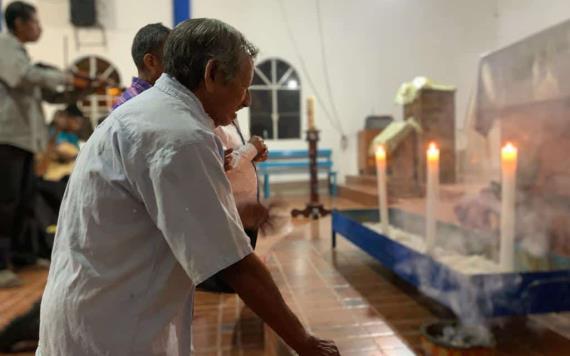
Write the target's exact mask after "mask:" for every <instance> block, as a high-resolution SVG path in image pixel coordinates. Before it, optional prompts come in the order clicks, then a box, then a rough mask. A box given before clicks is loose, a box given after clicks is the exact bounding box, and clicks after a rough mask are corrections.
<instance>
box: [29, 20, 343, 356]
mask: <svg viewBox="0 0 570 356" xmlns="http://www.w3.org/2000/svg"><path fill="white" fill-rule="evenodd" d="M256 53H257V50H256V49H255V47H254V46H253V45H251V44H250V43H249V42H248V41H247V40H246V39H245V38H244V37H243V35H242V34H241V33H240V32H239V31H237V30H236V29H234V28H233V27H231V26H229V25H227V24H225V23H223V22H221V21H217V20H212V19H192V20H188V21H185V22H183V23H181V24H180V25H178V26H177V27H176V28H175V29H174V30H173V32H172V34H171V35H170V36H169V38H168V40H167V42H166V44H165V55H164V61H165V67H166V70H165V74H163V75H162V77H161V78H160V79H159V80H158V81H157V82H156V84H155V86H154V87H153V88H151V89H149V90H147V91H146V92H144V93H142V94H141V95H139V96H137V97H136V98H134V99H132V100H130V101H129V102H127V103H126V104H124V105H123V106H121V107H120V108H119V109H117V110H116V111H114V112H113V113H112V114H111V115H110V116H109V117H108V118H107V119H106V120H105V122H104V123H103V124H102V125H101V126H99V127H98V128H97V129H96V130H95V132H94V134H93V135H92V136H91V138H90V139H89V141H88V142H87V143H86V144H85V146H84V148H83V149H82V151H81V153H80V155H79V157H78V159H77V164H76V167H75V170H74V172H73V174H72V176H71V179H70V181H69V185H68V188H67V191H66V194H65V197H64V201H63V203H62V207H61V213H60V218H59V223H58V232H57V236H56V239H55V245H54V249H53V256H52V264H51V267H50V272H49V276H48V282H47V285H46V289H45V293H44V297H43V300H42V306H41V323H40V343H39V347H38V351H37V354H38V355H44V356H47V355H58V356H59V355H84V356H88V355H121V356H123V355H184V356H186V355H189V354H190V335H191V331H190V325H191V320H192V303H193V297H194V290H195V286H196V285H197V284H199V283H200V282H202V281H204V280H205V279H207V278H208V277H210V276H212V275H214V274H216V273H217V272H219V271H222V272H221V276H222V278H223V279H224V280H225V282H227V283H228V284H229V285H230V286H231V287H232V288H233V289H234V290H235V291H236V292H237V293H238V294H239V295H240V297H241V298H242V299H243V300H244V302H245V303H246V304H247V305H248V306H249V307H250V308H251V309H252V310H253V311H254V312H256V313H257V314H258V315H259V316H260V317H261V318H262V319H263V320H264V321H266V322H267V323H268V324H269V325H270V326H271V327H272V328H273V329H274V330H275V331H276V332H277V333H278V334H279V335H280V336H281V337H282V338H283V340H284V341H285V342H287V343H288V344H289V345H290V346H291V347H292V348H293V349H294V350H296V351H297V352H298V353H299V354H301V355H338V350H337V348H336V346H335V345H334V343H333V342H331V341H326V340H322V339H319V338H317V337H314V336H312V335H311V334H309V333H308V332H307V331H306V330H305V328H304V327H303V326H302V324H301V323H300V322H299V320H298V319H297V317H295V315H294V314H293V313H292V312H291V310H290V309H289V308H288V307H287V305H286V304H285V302H284V300H283V298H282V296H281V294H280V293H279V290H278V288H277V287H276V285H275V283H274V282H273V280H272V278H271V275H270V273H269V272H268V270H267V268H266V267H265V266H264V265H263V263H262V262H261V261H260V260H259V259H258V258H257V257H256V255H255V254H254V253H252V248H251V246H250V243H249V239H248V238H247V236H246V235H245V233H244V230H243V226H242V222H241V220H240V216H239V215H238V211H237V209H236V204H235V201H234V198H233V196H232V193H231V188H230V184H229V182H228V180H227V178H226V175H225V172H224V169H223V157H222V154H223V152H222V151H223V150H222V145H221V142H220V141H219V139H218V138H217V137H216V136H215V134H214V132H213V130H214V128H215V127H216V126H219V125H227V124H229V123H231V122H232V120H234V119H235V117H236V111H237V110H239V109H241V108H242V107H244V106H247V105H248V104H249V100H250V99H249V92H248V88H249V85H250V84H251V80H252V75H253V59H254V57H255V55H256ZM247 210H249V211H253V214H249V215H247V214H246V215H243V216H242V219H243V221H244V223H245V224H246V225H249V224H250V223H251V225H255V224H256V222H255V221H251V220H255V216H256V214H255V213H256V212H255V209H253V210H252V209H251V207H249V208H248V209H246V211H247Z"/></svg>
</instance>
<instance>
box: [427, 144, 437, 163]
mask: <svg viewBox="0 0 570 356" xmlns="http://www.w3.org/2000/svg"><path fill="white" fill-rule="evenodd" d="M427 158H428V161H438V160H439V148H438V147H437V145H436V144H435V142H430V144H429V146H428V150H427Z"/></svg>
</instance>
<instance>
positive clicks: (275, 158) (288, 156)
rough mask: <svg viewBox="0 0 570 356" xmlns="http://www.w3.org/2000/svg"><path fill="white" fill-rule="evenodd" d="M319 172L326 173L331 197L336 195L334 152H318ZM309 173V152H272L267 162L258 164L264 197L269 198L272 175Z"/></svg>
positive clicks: (328, 150) (329, 150) (327, 150)
mask: <svg viewBox="0 0 570 356" xmlns="http://www.w3.org/2000/svg"><path fill="white" fill-rule="evenodd" d="M317 170H318V172H319V173H320V172H326V173H327V178H328V185H329V193H330V195H331V196H335V195H336V172H335V171H333V162H332V150H331V149H322V150H318V151H317ZM294 173H309V151H308V150H270V151H269V157H268V158H267V161H265V162H260V163H258V164H257V174H258V175H262V176H263V197H264V198H265V199H267V198H269V196H270V195H271V191H270V188H269V176H270V175H272V174H294Z"/></svg>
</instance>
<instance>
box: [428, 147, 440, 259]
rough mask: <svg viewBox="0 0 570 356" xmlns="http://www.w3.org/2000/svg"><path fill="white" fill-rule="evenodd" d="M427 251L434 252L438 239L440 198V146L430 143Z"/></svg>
mask: <svg viewBox="0 0 570 356" xmlns="http://www.w3.org/2000/svg"><path fill="white" fill-rule="evenodd" d="M426 189H427V193H426V195H427V196H426V252H427V253H431V252H433V248H434V247H435V239H436V218H435V216H436V213H437V209H438V199H439V148H437V146H436V145H435V143H433V142H432V143H430V144H429V147H428V150H427V187H426Z"/></svg>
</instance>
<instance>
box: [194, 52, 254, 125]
mask: <svg viewBox="0 0 570 356" xmlns="http://www.w3.org/2000/svg"><path fill="white" fill-rule="evenodd" d="M252 80H253V60H252V59H251V57H249V56H247V55H244V56H243V57H242V60H241V63H240V67H239V71H238V73H237V75H236V76H235V77H234V78H233V79H232V80H230V81H228V82H226V81H225V78H224V75H223V73H221V72H220V71H218V72H217V73H216V74H215V76H214V78H213V80H212V83H211V86H210V90H209V95H208V99H207V100H206V101H205V102H203V103H202V104H203V105H204V109H205V110H206V112H207V113H208V115H210V117H211V118H212V119H213V120H214V124H215V125H216V126H225V125H229V124H230V123H231V122H232V121H233V120H235V118H236V117H237V112H238V111H239V110H240V109H241V108H244V107H248V106H249V105H250V103H251V98H250V96H249V86H250V85H251V81H252Z"/></svg>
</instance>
